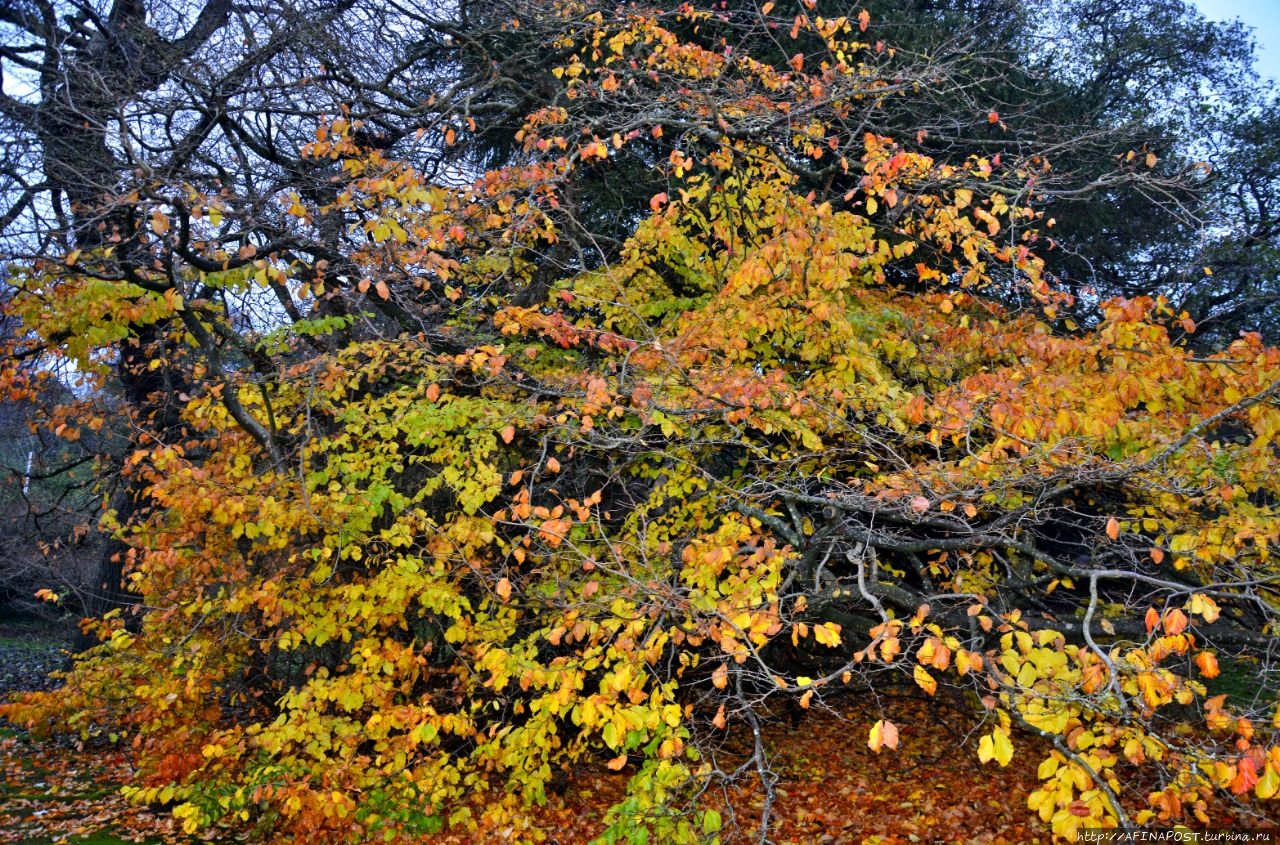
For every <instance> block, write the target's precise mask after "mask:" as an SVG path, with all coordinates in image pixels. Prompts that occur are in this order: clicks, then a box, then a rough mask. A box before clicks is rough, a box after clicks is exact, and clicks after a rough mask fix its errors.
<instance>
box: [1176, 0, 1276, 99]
mask: <svg viewBox="0 0 1280 845" xmlns="http://www.w3.org/2000/svg"><path fill="white" fill-rule="evenodd" d="M1195 4H1196V5H1197V6H1199V7H1200V11H1201V12H1203V13H1204V16H1205V17H1206V18H1209V19H1210V20H1217V21H1229V20H1235V19H1237V18H1239V19H1240V21H1242V22H1243V23H1245V24H1247V25H1248V26H1251V27H1253V38H1254V41H1256V42H1257V56H1258V64H1257V69H1258V75H1259V76H1262V77H1264V78H1265V77H1271V83H1272V84H1273V85H1275V84H1277V83H1280V0H1195Z"/></svg>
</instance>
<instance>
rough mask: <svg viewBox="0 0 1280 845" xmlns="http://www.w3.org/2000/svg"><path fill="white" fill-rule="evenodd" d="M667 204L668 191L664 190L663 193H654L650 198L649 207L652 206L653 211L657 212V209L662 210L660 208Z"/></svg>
mask: <svg viewBox="0 0 1280 845" xmlns="http://www.w3.org/2000/svg"><path fill="white" fill-rule="evenodd" d="M666 204H667V192H666V191H663V192H662V193H660V194H654V195H653V196H652V197H651V198H650V199H649V208H651V209H652V210H653V211H655V212H656V211H658V210H660V209H661V208H662V207H663V206H664V205H666Z"/></svg>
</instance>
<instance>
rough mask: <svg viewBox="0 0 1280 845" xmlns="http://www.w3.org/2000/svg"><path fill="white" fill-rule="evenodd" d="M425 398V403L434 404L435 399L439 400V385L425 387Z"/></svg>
mask: <svg viewBox="0 0 1280 845" xmlns="http://www.w3.org/2000/svg"><path fill="white" fill-rule="evenodd" d="M426 397H427V401H428V402H434V401H436V400H437V399H439V398H440V385H438V384H430V385H428V386H427V393H426Z"/></svg>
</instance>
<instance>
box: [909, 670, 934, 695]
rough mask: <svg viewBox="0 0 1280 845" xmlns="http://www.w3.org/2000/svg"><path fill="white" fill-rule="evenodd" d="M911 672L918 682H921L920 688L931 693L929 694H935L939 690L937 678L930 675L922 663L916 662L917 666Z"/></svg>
mask: <svg viewBox="0 0 1280 845" xmlns="http://www.w3.org/2000/svg"><path fill="white" fill-rule="evenodd" d="M911 674H912V676H913V677H914V678H915V681H916V683H917V684H919V686H920V689H922V690H924V691H925V692H927V693H929V695H933V694H934V693H935V692H937V691H938V682H937V680H935V679H934V677H933V675H930V674H929V672H928V670H927V669H925V668H924V667H923V666H921V665H920V664H918V663H917V664H916V668H915V669H913V670H912V673H911Z"/></svg>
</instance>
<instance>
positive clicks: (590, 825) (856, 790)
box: [0, 649, 1049, 845]
mask: <svg viewBox="0 0 1280 845" xmlns="http://www.w3.org/2000/svg"><path fill="white" fill-rule="evenodd" d="M35 651H38V650H37V649H28V650H27V653H34V652H35ZM11 689H12V688H11ZM835 705H836V706H834V707H833V708H832V709H830V710H824V711H818V710H814V711H813V712H809V713H805V714H803V717H802V718H801V719H800V721H799V724H798V726H797V725H793V723H792V721H791V720H790V719H789V718H786V717H785V716H781V717H779V718H778V719H777V720H776V721H774V722H772V723H770V724H768V725H767V726H766V728H765V732H766V735H767V737H768V747H769V748H770V749H771V750H772V752H773V754H774V760H773V771H774V772H775V773H776V774H777V775H778V777H779V780H778V783H777V786H776V788H775V800H776V803H775V804H774V807H773V813H774V826H773V832H772V840H773V841H774V842H778V843H828V842H829V843H836V842H850V843H884V845H889V843H916V842H947V843H951V842H956V843H1005V844H1006V845H1012V843H1035V842H1048V841H1049V838H1048V834H1047V831H1045V830H1044V829H1043V827H1042V826H1041V825H1040V823H1039V821H1038V820H1037V819H1035V818H1034V817H1033V816H1032V814H1030V813H1029V812H1028V811H1027V810H1026V809H1025V807H1026V796H1027V794H1028V793H1029V792H1030V790H1031V789H1033V788H1034V784H1035V779H1036V778H1035V769H1034V766H1033V765H1032V763H1031V762H1030V761H1031V760H1032V757H1031V756H1030V755H1026V756H1023V757H1021V758H1020V761H1021V760H1025V761H1028V762H1026V763H1015V764H1014V765H1011V766H1009V767H1008V768H1004V769H998V770H995V769H993V770H992V771H986V770H985V769H984V770H978V769H977V768H976V767H977V761H976V760H975V759H974V757H973V753H972V748H969V750H968V751H967V752H966V753H959V754H958V753H956V746H958V745H964V746H972V745H973V744H974V742H976V739H975V740H973V741H970V731H971V730H972V729H973V728H974V727H975V726H974V724H973V723H972V722H971V721H970V720H969V718H968V717H967V716H965V715H962V714H961V713H960V712H958V711H957V710H955V709H954V708H951V707H948V706H947V705H945V704H940V703H939V702H936V701H922V700H918V699H917V698H916V697H914V696H912V697H911V698H904V699H902V700H893V699H891V698H890V699H886V698H885V697H884V696H883V695H882V696H881V697H880V698H879V699H878V700H876V699H872V698H871V697H870V696H869V695H868V696H858V695H856V694H851V695H849V696H847V697H846V698H844V699H843V700H840V701H838V702H836V703H835ZM882 707H883V708H885V711H884V712H892V713H893V714H894V715H895V716H896V717H897V718H899V719H901V720H902V722H903V723H904V724H908V723H910V724H919V725H928V726H930V728H929V729H928V730H926V729H923V728H922V729H920V730H916V731H907V730H905V729H904V730H903V732H902V737H901V743H900V745H899V748H898V749H897V750H896V751H894V752H888V751H884V752H882V753H880V754H876V753H874V752H872V751H871V750H870V749H869V748H868V747H867V745H866V741H865V740H866V726H867V725H868V724H870V723H871V722H874V721H875V720H876V719H877V718H880V715H881V712H882V711H881V708H882ZM935 726H945V727H946V728H947V729H948V730H946V731H943V732H942V733H939V731H935V730H934V729H933V728H934V727H935ZM944 736H945V737H946V740H945V741H944V742H943V743H942V744H940V740H941V737H944ZM750 748H751V742H750V737H749V735H747V734H746V732H745V731H744V732H738V731H733V730H731V731H729V732H727V733H726V734H725V736H724V738H723V742H722V743H721V745H720V747H719V750H718V753H719V754H720V755H721V757H720V759H719V760H718V761H717V762H718V763H719V764H720V765H721V766H722V768H725V769H729V768H731V767H735V766H739V765H742V764H743V763H746V762H747V760H746V754H747V752H748V751H749V749H750ZM0 760H3V763H2V764H0V765H3V771H2V773H0V777H2V778H3V787H2V789H3V795H4V800H3V801H2V802H0V842H3V843H12V842H41V843H44V842H93V843H102V845H106V843H118V842H130V841H133V842H177V841H193V842H194V841H199V840H196V839H194V838H192V837H184V836H183V834H182V833H181V829H180V826H179V825H177V824H175V822H174V820H173V818H172V817H171V816H170V815H168V813H166V812H165V810H164V808H163V807H135V806H130V805H128V804H127V803H126V802H125V801H124V799H123V798H122V797H121V796H120V795H119V794H118V792H117V790H116V787H118V786H120V785H124V784H128V783H129V782H130V779H131V777H132V774H133V771H132V768H131V766H130V765H129V763H128V759H127V755H126V754H125V753H123V749H120V748H117V747H112V746H99V747H76V746H74V745H72V744H67V743H61V744H59V743H35V742H32V741H30V740H29V739H28V738H27V737H26V736H25V735H24V734H22V733H19V732H16V731H13V730H11V729H10V730H5V731H4V732H3V733H2V734H0ZM975 775H979V776H978V777H975ZM628 777H629V772H628V771H627V770H625V769H624V770H623V771H619V772H615V771H611V770H609V769H608V768H606V767H605V766H604V765H603V763H602V764H600V765H598V766H595V767H590V768H583V769H581V770H579V771H575V772H572V773H570V774H569V775H568V776H567V777H566V778H565V779H564V780H563V781H562V782H561V783H560V784H559V786H560V793H559V794H552V795H551V796H550V797H549V800H548V803H547V804H546V806H544V807H542V808H539V809H538V810H537V811H536V813H535V816H534V818H533V819H532V821H533V822H535V823H536V824H537V825H538V826H540V827H541V828H543V829H544V830H546V831H549V835H548V838H547V840H546V841H547V842H549V843H559V845H568V843H582V842H587V841H589V840H591V839H592V838H594V837H595V836H597V835H599V834H600V833H601V832H602V830H603V829H604V825H603V814H604V811H605V809H606V808H607V807H609V806H610V805H612V804H614V803H616V802H617V801H619V800H621V798H622V795H623V792H624V789H625V786H626V781H627V778H628ZM758 786H759V784H758V781H757V780H756V779H755V778H754V777H753V776H752V775H751V774H747V775H745V776H744V777H743V778H742V779H741V782H740V784H739V785H738V786H737V787H736V788H734V789H731V790H729V791H727V792H726V793H724V794H723V796H722V797H721V809H722V812H723V814H724V817H725V821H726V826H725V833H726V834H727V835H726V837H725V841H726V842H727V843H746V842H752V841H758V834H759V817H760V813H761V809H762V802H763V801H764V793H763V791H761V790H760V789H758V788H757V787H758ZM957 795H963V796H964V799H963V800H960V801H957V800H956V796H957ZM478 800H486V798H485V797H478ZM523 837H524V834H523V833H522V832H521V831H517V830H514V829H511V828H508V829H505V830H489V829H480V830H476V831H471V832H460V831H445V832H442V833H440V834H438V835H436V836H434V837H431V836H428V837H427V838H428V839H429V840H431V841H435V842H440V843H446V845H473V843H481V842H494V841H514V840H520V839H522V838H523ZM214 838H215V840H216V841H229V840H228V838H227V837H226V836H225V835H223V836H215V837H214Z"/></svg>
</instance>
